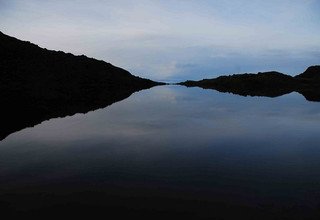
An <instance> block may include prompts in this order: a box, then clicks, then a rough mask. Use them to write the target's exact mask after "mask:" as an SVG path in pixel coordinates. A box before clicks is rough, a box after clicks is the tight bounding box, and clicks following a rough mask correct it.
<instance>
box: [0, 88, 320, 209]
mask: <svg viewBox="0 0 320 220" xmlns="http://www.w3.org/2000/svg"><path fill="white" fill-rule="evenodd" d="M319 173H320V103H316V102H308V101H306V100H305V99H304V97H303V96H301V95H299V94H297V93H292V94H288V95H285V96H282V97H278V98H266V97H242V96H238V95H232V94H227V93H219V92H216V91H213V90H203V89H199V88H186V87H181V86H159V87H154V88H152V89H149V90H144V91H141V92H138V93H134V94H133V95H131V96H130V97H129V98H127V99H126V100H123V101H120V102H118V103H115V104H113V105H111V106H109V107H107V108H105V109H99V110H96V111H92V112H89V113H87V114H76V115H74V116H71V117H65V118H56V119H51V120H49V121H44V122H42V123H41V124H39V125H37V126H35V127H33V128H26V129H24V130H22V131H19V132H16V133H14V134H11V135H10V136H9V137H7V138H6V139H5V140H3V141H1V142H0V194H1V195H4V194H10V193H13V194H16V195H18V196H19V195H24V194H27V195H29V196H28V198H29V199H30V195H34V194H35V193H42V194H49V195H52V194H53V195H67V194H71V193H79V192H92V191H94V192H97V191H98V192H101V193H106V195H111V194H112V195H113V196H115V197H117V196H120V195H121V196H122V197H123V196H127V195H130V197H139V198H141V197H143V198H145V197H148V198H149V199H151V201H152V200H153V199H154V200H157V199H159V197H161V198H165V199H167V200H168V201H169V200H170V199H172V198H174V199H177V198H178V199H181V200H186V201H200V202H201V201H207V202H208V201H214V203H215V204H220V203H221V204H227V205H230V206H248V207H254V208H257V207H258V208H262V209H266V210H268V209H269V207H272V209H275V210H277V209H294V210H296V209H297V208H298V209H301V210H312V211H314V210H317V209H318V207H319V204H320V199H319V198H320V197H319V196H320V175H319ZM28 193H29V194H28ZM7 197H8V198H9V199H8V200H10V196H7ZM18 198H19V197H18ZM61 198H62V199H63V198H64V197H61ZM0 200H1V199H0ZM34 200H36V199H34ZM34 200H32V201H31V202H30V201H29V202H28V200H24V201H15V200H14V199H11V200H10V204H11V205H12V206H13V207H15V206H16V207H18V208H19V209H23V208H24V207H26V206H27V207H31V208H34V207H33V206H35V207H36V206H39V204H38V202H35V201H34ZM33 203H34V204H33ZM120 203H121V202H120ZM128 206H130V203H129V205H128ZM192 207H194V210H192ZM266 207H267V208H266ZM151 209H152V207H151ZM197 209H198V208H197V207H195V206H192V205H191V208H190V207H188V211H191V212H192V211H193V212H197V211H198V210H197ZM182 210H183V208H182ZM307 213H308V212H307Z"/></svg>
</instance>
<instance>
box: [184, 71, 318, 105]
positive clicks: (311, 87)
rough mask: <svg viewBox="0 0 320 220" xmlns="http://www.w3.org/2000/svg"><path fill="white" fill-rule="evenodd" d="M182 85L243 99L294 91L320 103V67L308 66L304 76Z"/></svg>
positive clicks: (246, 76)
mask: <svg viewBox="0 0 320 220" xmlns="http://www.w3.org/2000/svg"><path fill="white" fill-rule="evenodd" d="M179 84H180V85H185V86H188V87H194V86H198V87H201V88H204V89H215V90H217V91H220V92H229V93H234V94H238V95H242V96H267V97H277V96H281V95H284V94H288V93H291V92H294V91H295V92H299V93H300V94H302V95H303V96H304V97H305V98H306V99H307V100H309V101H320V92H319V88H320V66H312V67H309V68H308V69H307V70H306V71H305V72H304V73H302V74H299V75H297V76H295V77H292V76H289V75H285V74H283V73H279V72H275V71H272V72H264V73H258V74H252V73H245V74H234V75H231V76H219V77H217V78H214V79H203V80H200V81H185V82H182V83H179Z"/></svg>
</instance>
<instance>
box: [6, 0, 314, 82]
mask: <svg viewBox="0 0 320 220" xmlns="http://www.w3.org/2000/svg"><path fill="white" fill-rule="evenodd" d="M0 30H1V31H2V32H4V33H5V34H8V35H11V36H14V37H17V38H19V39H23V40H28V41H31V42H33V43H36V44H38V45H39V46H41V47H45V48H48V49H54V50H63V51H65V52H71V53H74V54H85V55H87V56H89V57H95V58H97V59H102V60H105V61H107V62H110V63H112V64H114V65H117V66H120V67H123V68H125V69H127V70H129V71H131V72H132V73H133V74H135V75H139V76H142V77H147V78H151V79H154V80H165V81H179V80H184V79H202V78H209V77H214V76H217V75H223V74H230V73H243V72H256V71H266V70H278V71H282V72H285V73H288V74H296V73H299V72H302V71H304V69H305V68H306V67H307V66H310V65H314V64H320V1H319V0H268V1H265V0H215V1H210V0H207V1H205V0H149V1H147V0H139V1H138V0H135V1H134V0H132V1H130V0H105V1H102V0H100V1H98V0H91V1H85V0H73V1H71V0H70V1H67V0H48V1H43V0H20V1H19V0H18V1H16V0H0Z"/></svg>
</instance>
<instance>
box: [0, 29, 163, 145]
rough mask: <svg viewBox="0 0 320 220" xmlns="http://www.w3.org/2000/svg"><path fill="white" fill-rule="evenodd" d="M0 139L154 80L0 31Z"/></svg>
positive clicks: (104, 102) (123, 95) (91, 107)
mask: <svg viewBox="0 0 320 220" xmlns="http://www.w3.org/2000/svg"><path fill="white" fill-rule="evenodd" d="M0 51H1V53H0V74H1V78H0V101H1V112H2V113H3V114H2V115H1V116H0V117H1V122H2V123H1V132H0V140H1V139H3V138H4V137H6V136H7V135H8V134H10V133H12V132H14V131H17V130H20V129H22V128H25V127H27V126H33V125H35V124H38V123H40V122H42V121H43V120H47V119H50V118H54V117H63V116H66V115H72V114H75V113H78V112H87V111H90V110H94V109H97V108H102V107H105V106H107V105H110V104H112V103H114V102H116V101H119V100H122V99H124V98H126V97H128V96H130V95H131V94H132V93H133V92H135V91H139V90H141V89H147V88H150V87H153V86H155V85H159V84H160V83H157V82H154V81H151V80H148V79H143V78H140V77H136V76H133V75H131V74H130V73H129V72H128V71H126V70H124V69H121V68H119V67H115V66H113V65H111V64H110V63H106V62H104V61H100V60H96V59H93V58H88V57H86V56H84V55H81V56H74V55H72V54H70V53H64V52H62V51H51V50H47V49H43V48H40V47H38V46H37V45H35V44H32V43H30V42H26V41H21V40H18V39H16V38H13V37H10V36H7V35H5V34H3V33H1V32H0Z"/></svg>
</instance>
